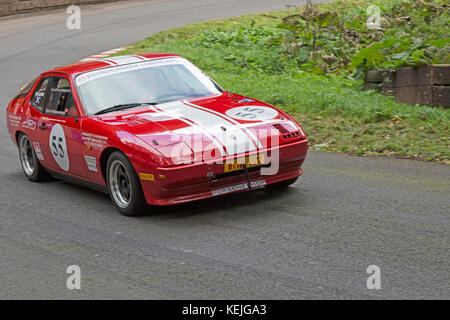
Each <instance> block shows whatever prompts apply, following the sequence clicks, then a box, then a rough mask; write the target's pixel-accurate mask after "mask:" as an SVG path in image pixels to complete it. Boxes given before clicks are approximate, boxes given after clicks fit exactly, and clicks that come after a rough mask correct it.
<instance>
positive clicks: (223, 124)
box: [157, 101, 257, 155]
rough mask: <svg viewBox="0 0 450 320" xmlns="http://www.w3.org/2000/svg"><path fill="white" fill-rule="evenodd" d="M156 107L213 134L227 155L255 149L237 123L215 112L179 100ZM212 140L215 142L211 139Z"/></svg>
mask: <svg viewBox="0 0 450 320" xmlns="http://www.w3.org/2000/svg"><path fill="white" fill-rule="evenodd" d="M157 109H159V110H161V111H163V112H165V113H166V114H168V115H170V116H172V117H176V118H177V119H187V120H188V121H189V122H192V123H195V124H196V125H197V126H199V127H201V128H203V129H204V131H205V133H207V134H209V135H210V136H213V137H214V138H215V140H216V141H217V140H218V141H219V142H220V143H221V144H222V145H223V146H225V148H226V150H227V153H228V155H236V154H241V153H245V152H249V151H255V150H257V148H256V145H255V143H254V142H253V141H252V140H251V139H250V137H249V135H248V134H247V133H246V132H245V131H244V130H242V129H241V128H240V126H237V125H230V121H228V120H226V119H224V118H223V117H222V116H219V115H217V114H215V113H212V112H209V111H206V110H208V109H206V110H203V109H201V108H196V107H193V106H189V105H187V104H185V103H182V102H180V101H174V102H170V103H165V104H161V105H158V106H157ZM224 129H226V130H224ZM213 142H215V141H214V140H213Z"/></svg>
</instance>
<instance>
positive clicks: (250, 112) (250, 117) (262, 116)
mask: <svg viewBox="0 0 450 320" xmlns="http://www.w3.org/2000/svg"><path fill="white" fill-rule="evenodd" d="M225 113H226V115H227V116H229V117H231V118H233V119H237V120H247V121H264V120H269V119H273V118H275V117H276V116H278V112H277V111H276V110H275V109H272V108H269V107H264V106H245V107H236V108H232V109H230V110H228V111H227V112H225Z"/></svg>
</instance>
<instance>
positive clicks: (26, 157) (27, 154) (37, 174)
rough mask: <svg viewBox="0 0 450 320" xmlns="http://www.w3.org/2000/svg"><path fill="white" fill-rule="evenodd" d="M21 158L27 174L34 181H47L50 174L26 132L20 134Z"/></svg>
mask: <svg viewBox="0 0 450 320" xmlns="http://www.w3.org/2000/svg"><path fill="white" fill-rule="evenodd" d="M18 145H19V158H20V164H21V165H22V169H23V172H24V173H25V176H26V177H27V178H28V179H29V180H31V181H34V182H40V181H45V180H46V179H48V177H49V174H48V173H47V171H45V169H44V167H42V165H41V164H40V163H39V160H38V158H37V156H36V153H35V152H34V149H33V145H32V143H31V141H30V139H28V137H27V136H26V135H25V134H23V133H22V134H20V136H19V143H18Z"/></svg>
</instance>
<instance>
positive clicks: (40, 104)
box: [30, 78, 50, 111]
mask: <svg viewBox="0 0 450 320" xmlns="http://www.w3.org/2000/svg"><path fill="white" fill-rule="evenodd" d="M49 83H50V78H43V79H42V80H41V82H40V83H39V85H38V86H37V88H36V91H35V92H34V94H33V97H32V98H31V101H30V102H31V105H32V106H33V107H35V108H36V109H38V110H39V111H42V110H43V109H44V103H45V98H46V91H47V87H48V84H49Z"/></svg>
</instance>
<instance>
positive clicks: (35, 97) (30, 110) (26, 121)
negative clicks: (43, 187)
mask: <svg viewBox="0 0 450 320" xmlns="http://www.w3.org/2000/svg"><path fill="white" fill-rule="evenodd" d="M50 81H51V77H50V76H43V77H42V78H41V79H39V81H38V84H37V86H36V88H35V90H34V92H33V94H32V95H31V98H30V101H29V105H28V107H27V108H25V113H24V118H23V120H22V124H21V127H22V131H23V132H25V134H26V135H27V136H28V138H29V139H30V141H31V142H32V144H33V147H34V150H35V152H36V156H37V158H38V159H39V161H40V162H41V164H42V165H43V166H44V167H47V163H46V161H45V158H44V156H43V155H42V152H41V144H40V132H39V131H40V130H39V129H38V123H39V121H40V119H41V117H42V113H43V111H44V105H45V101H46V99H47V89H48V87H49V84H50Z"/></svg>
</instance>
